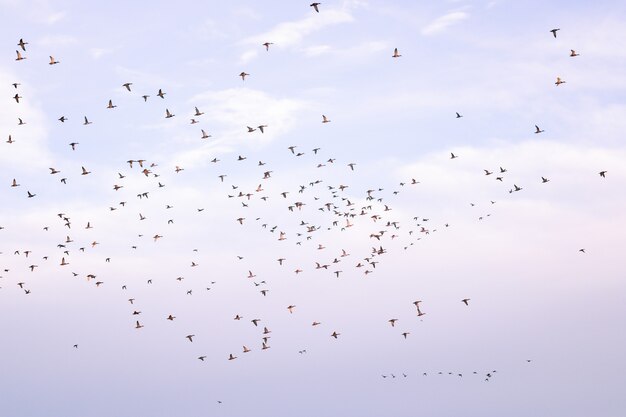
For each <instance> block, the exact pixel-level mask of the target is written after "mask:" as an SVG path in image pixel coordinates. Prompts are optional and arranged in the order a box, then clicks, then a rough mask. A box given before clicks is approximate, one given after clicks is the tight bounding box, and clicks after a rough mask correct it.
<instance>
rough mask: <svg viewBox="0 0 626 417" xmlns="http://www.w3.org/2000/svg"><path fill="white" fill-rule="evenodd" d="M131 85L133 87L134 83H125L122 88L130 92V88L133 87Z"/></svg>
mask: <svg viewBox="0 0 626 417" xmlns="http://www.w3.org/2000/svg"><path fill="white" fill-rule="evenodd" d="M131 85H133V83H124V84H122V87H126V89H127V90H128V91H130V86H131Z"/></svg>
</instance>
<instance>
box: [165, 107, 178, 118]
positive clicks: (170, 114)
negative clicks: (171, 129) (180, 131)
mask: <svg viewBox="0 0 626 417" xmlns="http://www.w3.org/2000/svg"><path fill="white" fill-rule="evenodd" d="M174 116H176V115H175V114H172V113H170V111H169V109H165V118H166V119H170V118H172V117H174Z"/></svg>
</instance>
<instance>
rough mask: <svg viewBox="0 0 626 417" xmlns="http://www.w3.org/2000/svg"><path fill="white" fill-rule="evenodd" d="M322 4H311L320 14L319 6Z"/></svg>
mask: <svg viewBox="0 0 626 417" xmlns="http://www.w3.org/2000/svg"><path fill="white" fill-rule="evenodd" d="M320 4H322V3H311V4H310V6H311V7H312V8H313V9H315V11H316V12H318V13H319V12H320V9H319V5H320Z"/></svg>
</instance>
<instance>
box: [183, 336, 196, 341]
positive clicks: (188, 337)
mask: <svg viewBox="0 0 626 417" xmlns="http://www.w3.org/2000/svg"><path fill="white" fill-rule="evenodd" d="M193 337H195V334H188V335H187V336H185V338H187V339H189V341H190V342H193V339H192V338H193Z"/></svg>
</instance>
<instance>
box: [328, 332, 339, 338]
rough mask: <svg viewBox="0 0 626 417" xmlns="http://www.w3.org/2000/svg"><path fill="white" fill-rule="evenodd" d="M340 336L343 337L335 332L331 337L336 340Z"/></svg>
mask: <svg viewBox="0 0 626 417" xmlns="http://www.w3.org/2000/svg"><path fill="white" fill-rule="evenodd" d="M339 335H341V333H337V332H333V334H331V335H330V336H331V337H334V338H335V339H336V338H337V337H339Z"/></svg>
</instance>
